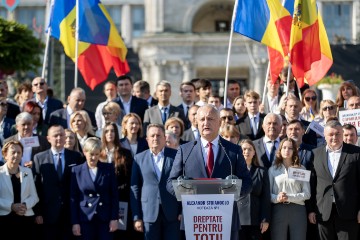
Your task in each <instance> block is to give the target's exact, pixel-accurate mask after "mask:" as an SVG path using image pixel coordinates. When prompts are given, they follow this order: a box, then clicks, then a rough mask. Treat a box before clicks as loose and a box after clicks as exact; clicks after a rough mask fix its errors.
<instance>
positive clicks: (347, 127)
mask: <svg viewBox="0 0 360 240" xmlns="http://www.w3.org/2000/svg"><path fill="white" fill-rule="evenodd" d="M342 128H343V132H344V133H343V138H344V143H347V144H352V145H356V146H359V145H358V135H357V130H356V127H355V126H354V125H351V124H344V125H343V127H342Z"/></svg>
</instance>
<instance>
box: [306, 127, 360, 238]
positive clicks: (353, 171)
mask: <svg viewBox="0 0 360 240" xmlns="http://www.w3.org/2000/svg"><path fill="white" fill-rule="evenodd" d="M324 135H325V141H326V145H324V146H321V147H318V148H316V149H314V150H313V152H314V158H315V161H314V168H313V173H312V175H311V180H310V183H311V199H310V204H309V207H308V209H309V212H310V213H309V215H308V217H309V221H310V222H311V223H313V224H316V223H317V224H318V231H319V235H320V240H329V239H342V240H352V239H354V240H355V239H357V236H358V229H359V226H358V223H359V222H360V207H359V206H360V174H359V172H360V148H359V147H357V146H354V145H350V144H347V143H344V142H343V129H342V126H341V124H340V123H339V122H338V121H336V120H331V121H328V122H327V123H326V125H325V129H324Z"/></svg>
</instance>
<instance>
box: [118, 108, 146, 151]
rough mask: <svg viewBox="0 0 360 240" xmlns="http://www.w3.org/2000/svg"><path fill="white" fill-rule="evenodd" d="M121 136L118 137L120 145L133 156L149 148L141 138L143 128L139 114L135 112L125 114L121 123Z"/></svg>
mask: <svg viewBox="0 0 360 240" xmlns="http://www.w3.org/2000/svg"><path fill="white" fill-rule="evenodd" d="M121 126H122V130H121V131H122V134H123V136H124V137H123V138H122V139H120V143H121V146H123V147H124V148H126V149H128V150H130V151H131V153H132V155H133V156H135V155H136V154H138V153H141V152H142V151H144V150H147V149H149V146H148V143H147V141H146V139H145V138H142V134H143V129H142V122H141V118H140V117H139V115H137V114H136V113H129V114H126V115H125V117H124V118H123V120H122V123H121Z"/></svg>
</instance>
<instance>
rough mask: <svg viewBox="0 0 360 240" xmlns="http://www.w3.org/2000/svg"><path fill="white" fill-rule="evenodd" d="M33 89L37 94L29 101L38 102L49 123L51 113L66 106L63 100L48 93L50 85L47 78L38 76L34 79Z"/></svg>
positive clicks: (44, 118)
mask: <svg viewBox="0 0 360 240" xmlns="http://www.w3.org/2000/svg"><path fill="white" fill-rule="evenodd" d="M31 84H32V91H33V93H34V94H35V95H34V98H33V99H30V100H29V101H34V102H36V103H37V104H38V105H39V106H40V107H41V108H42V119H43V121H44V123H45V124H49V119H50V114H51V113H52V112H54V111H56V110H58V109H62V108H63V107H64V104H63V102H61V101H60V100H58V99H56V98H52V97H49V96H48V95H47V90H48V85H47V83H46V81H45V79H43V78H41V77H36V78H34V79H33V80H32V83H31Z"/></svg>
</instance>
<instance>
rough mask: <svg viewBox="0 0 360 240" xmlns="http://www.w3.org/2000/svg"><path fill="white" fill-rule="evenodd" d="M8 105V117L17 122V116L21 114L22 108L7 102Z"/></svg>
mask: <svg viewBox="0 0 360 240" xmlns="http://www.w3.org/2000/svg"><path fill="white" fill-rule="evenodd" d="M7 104H8V106H7V112H6V117H8V118H11V119H14V120H15V118H16V116H17V115H18V114H19V113H20V112H21V111H20V107H19V106H18V105H17V104H15V103H12V102H10V101H7Z"/></svg>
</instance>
